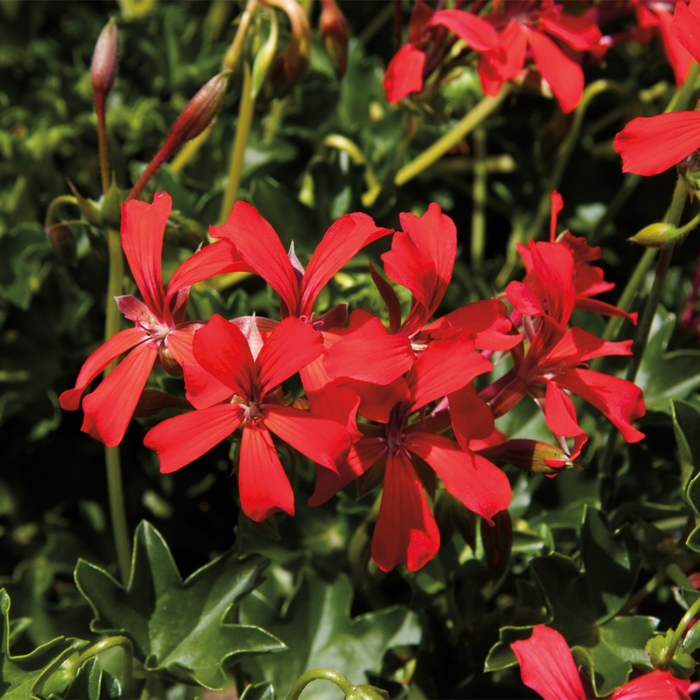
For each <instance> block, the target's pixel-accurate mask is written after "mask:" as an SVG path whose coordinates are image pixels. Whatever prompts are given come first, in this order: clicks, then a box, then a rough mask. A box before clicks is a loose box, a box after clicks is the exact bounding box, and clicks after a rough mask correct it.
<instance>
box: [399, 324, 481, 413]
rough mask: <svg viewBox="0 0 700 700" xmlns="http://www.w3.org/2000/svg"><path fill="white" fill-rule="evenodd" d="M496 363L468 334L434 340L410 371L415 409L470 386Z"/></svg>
mask: <svg viewBox="0 0 700 700" xmlns="http://www.w3.org/2000/svg"><path fill="white" fill-rule="evenodd" d="M492 369H493V365H492V364H491V363H490V362H489V361H488V360H487V359H486V358H484V357H483V356H482V355H480V354H479V353H478V352H476V350H474V341H472V340H466V339H465V338H464V337H461V338H458V339H456V340H452V341H435V342H433V343H430V345H429V346H428V348H427V350H424V351H423V352H422V353H421V354H420V355H419V356H418V359H417V360H416V363H415V364H414V365H413V367H412V368H411V369H410V370H409V372H408V373H407V374H406V382H407V384H408V386H409V389H410V390H411V398H412V402H411V408H410V410H411V411H414V410H415V409H417V408H421V407H422V406H425V405H426V404H428V403H430V402H431V401H434V400H435V399H439V398H441V397H443V396H447V394H451V393H453V392H455V391H457V390H458V389H461V388H462V387H464V386H466V385H467V384H469V382H471V380H472V379H474V377H476V376H477V375H479V374H484V373H485V372H490V371H491V370H492Z"/></svg>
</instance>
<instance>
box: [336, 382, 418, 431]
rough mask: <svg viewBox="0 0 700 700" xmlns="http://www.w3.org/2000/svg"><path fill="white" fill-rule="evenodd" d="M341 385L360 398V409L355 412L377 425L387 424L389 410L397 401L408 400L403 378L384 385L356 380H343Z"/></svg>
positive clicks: (408, 396)
mask: <svg viewBox="0 0 700 700" xmlns="http://www.w3.org/2000/svg"><path fill="white" fill-rule="evenodd" d="M343 384H346V385H347V386H348V387H349V388H351V389H352V390H353V391H354V392H356V393H357V395H358V396H359V397H360V407H359V408H358V410H357V412H358V413H359V414H360V415H362V416H364V417H365V418H369V420H373V421H377V422H379V423H388V422H389V417H390V415H391V409H392V408H393V407H394V406H395V405H396V404H397V403H399V401H407V400H408V399H409V398H410V393H409V390H408V385H407V384H406V381H405V380H404V379H403V377H399V378H398V379H396V380H395V381H393V382H391V383H389V384H384V385H382V384H374V383H372V382H358V381H356V380H344V381H343Z"/></svg>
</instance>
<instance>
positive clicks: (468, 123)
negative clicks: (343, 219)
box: [394, 83, 513, 187]
mask: <svg viewBox="0 0 700 700" xmlns="http://www.w3.org/2000/svg"><path fill="white" fill-rule="evenodd" d="M512 89H513V88H512V86H511V85H510V83H505V84H504V85H503V86H502V87H501V89H500V91H499V93H498V95H496V97H488V96H487V97H484V98H483V99H482V100H481V102H479V104H478V105H476V107H474V109H472V110H471V111H470V112H468V113H467V114H466V115H465V116H464V117H462V119H460V120H459V121H458V122H457V123H456V124H455V125H454V126H453V127H452V128H451V129H450V130H449V131H448V132H447V133H446V134H445V135H444V136H442V137H440V138H439V139H438V140H437V141H436V142H435V143H434V144H433V145H432V146H430V147H429V148H427V149H426V150H425V151H423V153H421V154H420V155H419V156H417V157H416V158H414V159H413V160H412V161H411V162H410V163H407V164H406V165H404V167H403V168H401V170H399V172H398V173H396V176H395V177H394V184H395V185H396V186H397V187H400V186H401V185H404V184H406V183H407V182H408V181H409V180H412V179H413V178H414V177H415V176H416V175H419V174H420V173H422V172H423V171H424V170H425V169H426V168H428V167H430V166H431V165H432V164H433V163H434V162H435V161H436V160H438V159H439V158H441V157H442V156H443V155H444V154H445V153H447V151H449V150H450V149H451V148H453V147H454V146H456V145H457V144H458V143H460V142H461V141H462V140H463V139H464V137H465V136H466V135H467V134H468V133H469V132H470V131H472V130H473V129H475V128H476V127H477V126H479V124H481V123H482V122H483V121H484V119H486V118H487V117H488V116H489V115H490V114H492V113H493V112H495V111H496V109H498V107H499V106H500V105H501V103H502V102H503V101H504V100H505V99H506V97H508V95H509V94H510V92H511V90H512Z"/></svg>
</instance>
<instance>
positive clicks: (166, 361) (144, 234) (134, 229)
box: [59, 192, 246, 447]
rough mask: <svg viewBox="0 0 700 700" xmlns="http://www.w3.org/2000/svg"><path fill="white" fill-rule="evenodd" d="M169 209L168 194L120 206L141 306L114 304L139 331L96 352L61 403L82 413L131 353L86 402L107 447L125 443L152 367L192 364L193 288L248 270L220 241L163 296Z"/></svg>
mask: <svg viewBox="0 0 700 700" xmlns="http://www.w3.org/2000/svg"><path fill="white" fill-rule="evenodd" d="M171 207H172V200H171V198H170V195H169V194H167V193H165V192H162V193H159V194H156V195H155V197H154V200H153V204H147V203H146V202H140V201H136V200H131V201H129V202H127V203H126V204H124V205H123V207H122V226H121V241H122V247H123V249H124V254H125V256H126V259H127V262H128V263H129V267H130V269H131V273H132V275H133V276H134V281H135V282H136V286H137V287H138V289H139V291H140V292H141V296H142V297H143V301H140V300H139V299H137V298H136V297H133V296H122V297H118V298H117V299H116V302H117V304H118V305H119V309H120V310H121V312H122V313H123V314H124V316H125V317H126V318H127V319H129V320H130V321H133V323H134V324H135V325H134V327H133V328H129V329H127V330H123V331H120V332H119V333H117V334H116V335H115V336H113V337H112V338H110V339H109V340H108V341H107V342H106V343H104V345H102V346H100V347H99V348H98V349H97V350H96V351H95V352H93V353H92V355H90V357H88V359H87V360H86V361H85V363H84V364H83V367H82V369H81V370H80V373H79V374H78V378H77V380H76V383H75V388H73V389H69V390H67V391H64V392H63V393H62V394H61V396H60V399H59V400H60V403H61V407H62V408H63V409H64V410H66V411H75V410H77V409H78V408H79V406H80V400H81V397H82V394H83V392H84V391H85V389H86V388H87V386H88V385H89V384H90V382H92V380H93V379H95V378H96V377H97V375H98V374H100V372H102V371H103V370H104V369H105V367H107V365H109V364H110V363H111V362H113V361H114V360H115V359H117V358H118V357H119V356H120V355H123V354H124V353H128V354H127V355H126V357H125V358H124V359H123V361H122V362H121V363H120V364H119V365H118V366H117V367H116V368H115V369H114V371H113V372H111V373H110V374H109V376H108V377H107V378H106V379H104V380H103V381H102V383H101V384H100V385H99V386H98V387H97V389H96V390H95V391H93V392H92V393H91V394H89V395H88V396H86V397H85V399H83V410H84V411H85V420H84V421H83V426H82V430H83V431H85V432H86V433H89V434H90V435H92V437H94V438H96V439H97V440H100V441H102V442H103V443H104V444H105V445H107V446H109V447H112V446H114V445H118V444H119V443H120V442H121V440H122V438H123V437H124V433H125V432H126V428H127V426H128V424H129V421H130V420H131V417H132V416H133V415H134V410H135V408H136V405H137V403H138V401H139V397H140V396H141V393H142V391H143V389H144V387H145V386H146V381H147V380H148V376H149V375H150V373H151V370H152V368H153V365H154V364H155V363H156V362H160V364H162V365H163V367H164V368H165V369H166V370H168V371H171V372H172V371H177V368H178V365H182V364H183V362H186V361H188V360H189V359H190V358H191V355H192V350H191V348H192V333H193V332H194V331H195V330H196V328H199V327H200V326H201V325H202V324H201V322H200V323H192V322H185V321H184V317H185V310H186V306H187V297H188V294H189V288H190V286H191V285H193V284H195V283H197V282H201V281H202V280H205V279H208V278H209V277H212V276H214V275H218V274H222V273H225V272H236V271H240V270H244V269H246V267H245V265H244V264H243V263H242V262H241V260H240V258H239V257H238V255H237V254H236V250H235V248H233V246H231V244H230V243H228V242H227V241H219V242H217V243H214V244H212V245H209V246H207V247H206V248H203V249H202V250H200V251H198V252H197V253H195V254H194V255H193V256H191V257H190V258H189V259H188V260H186V261H185V262H184V263H182V265H180V267H178V268H177V270H175V272H174V273H173V276H172V278H171V279H170V282H169V283H168V286H167V288H166V289H165V290H164V289H163V278H162V273H161V263H160V261H161V253H162V249H163V236H164V234H165V225H166V222H167V220H168V216H169V214H170V209H171Z"/></svg>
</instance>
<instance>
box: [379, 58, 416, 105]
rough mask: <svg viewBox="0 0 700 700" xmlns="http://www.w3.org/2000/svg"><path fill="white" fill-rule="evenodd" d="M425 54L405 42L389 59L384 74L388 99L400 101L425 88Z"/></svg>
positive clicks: (393, 102)
mask: <svg viewBox="0 0 700 700" xmlns="http://www.w3.org/2000/svg"><path fill="white" fill-rule="evenodd" d="M424 65H425V54H424V53H423V52H422V51H419V50H418V49H417V48H416V47H415V46H412V45H411V44H404V45H403V46H402V47H401V48H400V49H399V50H398V51H397V52H396V55H395V56H394V57H393V58H392V59H391V61H389V65H388V66H387V69H386V73H385V74H384V91H385V92H386V99H387V100H389V102H391V103H392V104H396V103H397V102H400V101H401V100H402V99H403V98H404V97H406V95H410V94H411V93H412V92H420V91H421V90H422V89H423V66H424Z"/></svg>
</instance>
